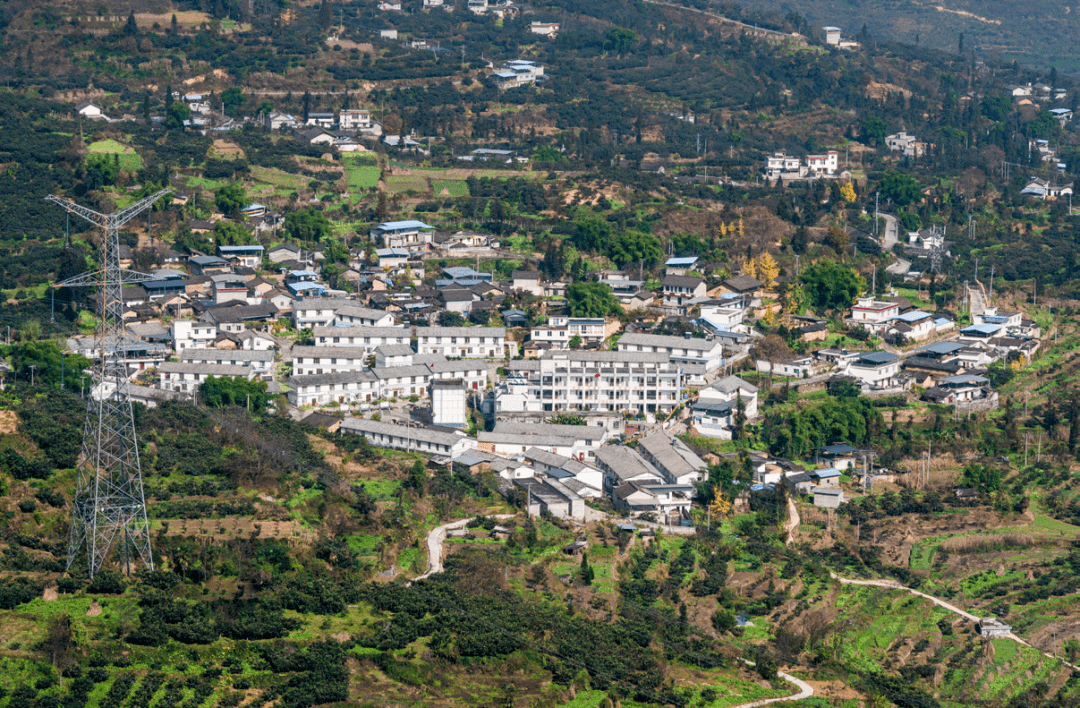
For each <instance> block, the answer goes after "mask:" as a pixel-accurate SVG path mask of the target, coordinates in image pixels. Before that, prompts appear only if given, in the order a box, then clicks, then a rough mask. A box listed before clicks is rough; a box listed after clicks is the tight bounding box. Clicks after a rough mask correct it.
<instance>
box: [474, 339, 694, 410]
mask: <svg viewBox="0 0 1080 708" xmlns="http://www.w3.org/2000/svg"><path fill="white" fill-rule="evenodd" d="M509 368H510V375H509V376H508V379H507V382H506V385H503V384H502V383H500V387H499V390H498V392H497V393H496V396H495V412H496V413H500V412H530V411H532V412H535V411H618V412H622V413H626V412H629V413H639V414H649V413H669V412H670V411H671V410H673V409H674V408H675V406H677V405H678V404H679V403H680V401H681V391H682V385H683V373H682V367H681V366H680V365H679V364H678V363H676V362H673V361H671V357H669V356H668V355H667V354H653V353H646V352H622V351H619V352H613V351H554V352H549V353H547V354H546V355H545V356H544V357H543V358H541V359H531V360H525V361H512V362H510V367H509Z"/></svg>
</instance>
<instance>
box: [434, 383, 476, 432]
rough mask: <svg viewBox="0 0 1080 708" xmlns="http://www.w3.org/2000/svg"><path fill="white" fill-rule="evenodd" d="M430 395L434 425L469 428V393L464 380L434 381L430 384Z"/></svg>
mask: <svg viewBox="0 0 1080 708" xmlns="http://www.w3.org/2000/svg"><path fill="white" fill-rule="evenodd" d="M428 395H429V397H430V398H431V424H432V425H441V426H444V427H447V428H467V427H469V400H468V398H469V393H468V391H467V390H466V388H465V382H464V381H463V380H462V379H434V380H432V381H431V383H430V384H428Z"/></svg>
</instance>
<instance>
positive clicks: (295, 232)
mask: <svg viewBox="0 0 1080 708" xmlns="http://www.w3.org/2000/svg"><path fill="white" fill-rule="evenodd" d="M285 232H286V233H287V234H289V237H290V238H292V239H294V240H296V241H304V242H307V243H314V242H317V241H321V240H322V239H324V238H325V237H327V236H330V235H332V234H333V233H334V227H333V225H332V224H331V223H330V220H329V219H327V218H326V215H325V214H323V213H322V211H320V210H319V209H316V208H315V207H307V208H306V209H300V210H299V211H294V212H292V213H291V214H288V215H286V217H285Z"/></svg>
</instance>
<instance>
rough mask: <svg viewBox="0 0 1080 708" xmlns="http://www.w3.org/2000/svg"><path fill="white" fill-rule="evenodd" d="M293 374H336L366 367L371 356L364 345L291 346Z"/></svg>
mask: <svg viewBox="0 0 1080 708" xmlns="http://www.w3.org/2000/svg"><path fill="white" fill-rule="evenodd" d="M291 354H292V365H293V374H295V375H297V376H307V375H311V374H337V373H341V372H344V371H359V370H361V369H365V368H367V365H368V358H369V357H370V356H371V352H369V351H368V350H367V349H365V348H364V347H337V346H334V347H300V346H297V347H293V348H292V350H291Z"/></svg>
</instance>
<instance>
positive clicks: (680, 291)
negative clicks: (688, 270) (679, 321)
mask: <svg viewBox="0 0 1080 708" xmlns="http://www.w3.org/2000/svg"><path fill="white" fill-rule="evenodd" d="M661 285H662V287H663V289H664V308H665V309H668V310H671V311H673V312H675V313H677V314H680V315H684V314H686V309H687V303H688V302H689V301H690V300H693V299H695V298H699V297H705V294H706V293H707V292H708V287H707V286H706V285H705V281H704V280H703V279H701V278H697V277H694V276H688V275H668V276H666V277H665V278H664V280H663V282H662V283H661Z"/></svg>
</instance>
